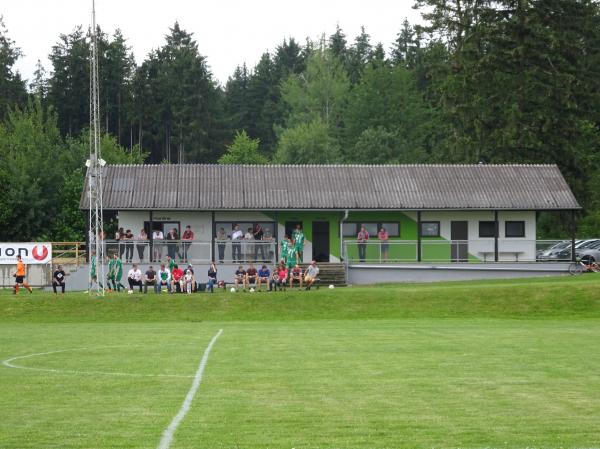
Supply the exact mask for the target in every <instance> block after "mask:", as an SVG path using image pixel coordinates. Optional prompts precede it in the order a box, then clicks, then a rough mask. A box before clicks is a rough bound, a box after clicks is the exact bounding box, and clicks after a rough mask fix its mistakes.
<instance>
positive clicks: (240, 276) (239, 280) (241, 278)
mask: <svg viewBox="0 0 600 449" xmlns="http://www.w3.org/2000/svg"><path fill="white" fill-rule="evenodd" d="M233 283H234V284H235V288H236V290H237V288H238V286H239V285H240V284H242V286H243V287H244V290H246V270H244V267H243V266H241V265H240V266H239V267H238V269H237V270H235V276H234V277H233Z"/></svg>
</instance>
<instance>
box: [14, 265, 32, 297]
mask: <svg viewBox="0 0 600 449" xmlns="http://www.w3.org/2000/svg"><path fill="white" fill-rule="evenodd" d="M25 274H26V273H25V264H24V263H23V259H21V256H20V255H19V256H17V271H15V273H14V274H13V276H14V277H15V286H14V287H13V293H14V294H15V295H16V294H17V293H19V285H23V287H25V288H26V289H27V290H29V293H32V292H33V289H32V288H31V287H30V286H29V284H27V282H25Z"/></svg>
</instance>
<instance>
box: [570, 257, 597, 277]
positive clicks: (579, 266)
mask: <svg viewBox="0 0 600 449" xmlns="http://www.w3.org/2000/svg"><path fill="white" fill-rule="evenodd" d="M584 271H585V272H586V273H588V272H589V273H600V266H598V264H597V263H596V262H594V261H592V260H591V259H589V258H583V259H578V260H577V261H576V262H572V263H571V264H570V265H569V274H571V275H572V276H577V275H580V274H582V273H583V272H584Z"/></svg>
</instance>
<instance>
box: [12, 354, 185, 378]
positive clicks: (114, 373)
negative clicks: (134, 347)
mask: <svg viewBox="0 0 600 449" xmlns="http://www.w3.org/2000/svg"><path fill="white" fill-rule="evenodd" d="M122 347H123V346H105V347H101V348H73V349H61V350H59V351H49V352H38V353H36V354H27V355H19V356H16V357H11V358H9V359H6V360H3V361H2V364H3V365H4V366H6V367H8V368H16V369H26V370H30V371H43V372H47V373H60V374H91V375H101V376H122V377H178V378H183V379H191V378H192V377H194V376H183V375H179V374H138V373H122V372H118V371H81V370H68V369H53V368H36V367H33V366H23V365H17V364H14V363H12V362H14V361H15V360H21V359H29V358H31V357H38V356H42V355H50V354H59V353H61V352H70V351H88V350H92V349H109V348H122Z"/></svg>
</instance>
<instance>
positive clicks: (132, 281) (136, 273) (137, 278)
mask: <svg viewBox="0 0 600 449" xmlns="http://www.w3.org/2000/svg"><path fill="white" fill-rule="evenodd" d="M127 282H129V293H133V287H134V286H136V285H137V286H138V287H139V288H140V293H142V286H143V283H142V270H140V269H139V268H138V266H137V264H135V263H134V264H133V266H132V267H131V270H129V273H127Z"/></svg>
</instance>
